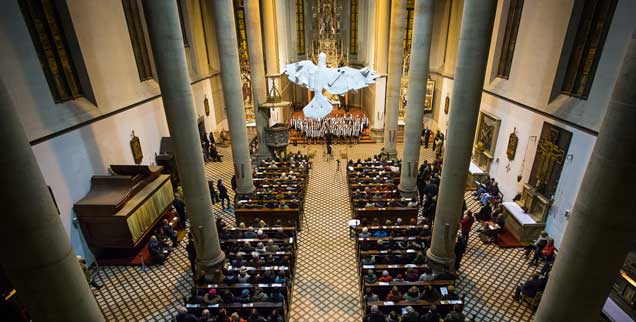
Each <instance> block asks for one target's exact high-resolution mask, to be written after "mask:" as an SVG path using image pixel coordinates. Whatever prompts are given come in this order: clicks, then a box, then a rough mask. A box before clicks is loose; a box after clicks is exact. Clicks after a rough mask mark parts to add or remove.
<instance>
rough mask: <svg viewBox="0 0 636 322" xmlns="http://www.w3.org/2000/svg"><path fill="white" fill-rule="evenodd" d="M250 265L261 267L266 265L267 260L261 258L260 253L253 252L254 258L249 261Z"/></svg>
mask: <svg viewBox="0 0 636 322" xmlns="http://www.w3.org/2000/svg"><path fill="white" fill-rule="evenodd" d="M248 264H249V265H250V266H254V267H261V266H265V260H264V259H261V256H260V253H258V252H252V258H251V259H250V260H249V261H248Z"/></svg>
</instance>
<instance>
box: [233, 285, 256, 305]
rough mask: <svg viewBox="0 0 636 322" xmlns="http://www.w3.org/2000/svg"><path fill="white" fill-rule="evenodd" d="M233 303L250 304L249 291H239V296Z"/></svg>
mask: <svg viewBox="0 0 636 322" xmlns="http://www.w3.org/2000/svg"><path fill="white" fill-rule="evenodd" d="M234 301H238V302H240V303H251V302H252V297H251V294H250V290H249V289H246V288H245V289H243V290H241V295H239V296H238V297H237V298H234Z"/></svg>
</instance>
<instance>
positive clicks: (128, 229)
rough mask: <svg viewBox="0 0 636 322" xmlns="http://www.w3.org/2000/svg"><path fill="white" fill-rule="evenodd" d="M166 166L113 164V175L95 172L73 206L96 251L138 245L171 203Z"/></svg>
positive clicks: (93, 249)
mask: <svg viewBox="0 0 636 322" xmlns="http://www.w3.org/2000/svg"><path fill="white" fill-rule="evenodd" d="M162 168H163V167H161V166H146V165H111V166H110V169H111V170H112V173H113V175H96V176H93V177H92V178H91V188H90V190H89V191H88V193H87V194H86V196H85V197H84V198H82V199H81V200H79V201H78V202H77V203H76V204H75V205H74V207H73V209H74V210H75V213H76V215H77V219H78V222H79V225H80V227H81V229H82V232H83V233H84V238H85V239H86V242H87V243H88V245H89V246H90V247H91V250H92V251H93V252H95V253H96V254H97V255H99V253H101V251H102V250H104V249H110V248H118V249H121V248H128V249H130V248H135V247H137V246H138V245H139V244H140V243H141V242H142V241H144V240H147V238H146V237H147V236H148V234H149V233H150V231H151V230H152V228H153V227H154V226H156V224H157V223H158V222H159V220H161V218H162V217H163V215H164V214H165V213H166V212H167V210H168V209H169V208H170V206H171V205H172V201H173V200H174V193H173V189H172V182H171V180H170V175H166V174H161V172H162V170H163V169H162Z"/></svg>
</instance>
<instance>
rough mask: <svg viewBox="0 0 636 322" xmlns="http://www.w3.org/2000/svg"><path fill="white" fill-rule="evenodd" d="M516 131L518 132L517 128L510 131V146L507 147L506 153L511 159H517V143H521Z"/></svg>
mask: <svg viewBox="0 0 636 322" xmlns="http://www.w3.org/2000/svg"><path fill="white" fill-rule="evenodd" d="M515 132H517V128H515V129H514V130H513V131H512V133H510V137H508V148H506V155H507V156H508V160H510V161H512V160H514V159H515V154H517V145H518V144H519V137H518V136H517V134H516V133H515Z"/></svg>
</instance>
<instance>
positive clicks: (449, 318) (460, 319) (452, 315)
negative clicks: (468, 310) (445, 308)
mask: <svg viewBox="0 0 636 322" xmlns="http://www.w3.org/2000/svg"><path fill="white" fill-rule="evenodd" d="M462 311H463V309H462V306H461V305H457V304H456V305H454V306H453V310H452V311H450V312H448V314H446V316H445V317H444V322H464V321H466V316H464V313H462Z"/></svg>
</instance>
